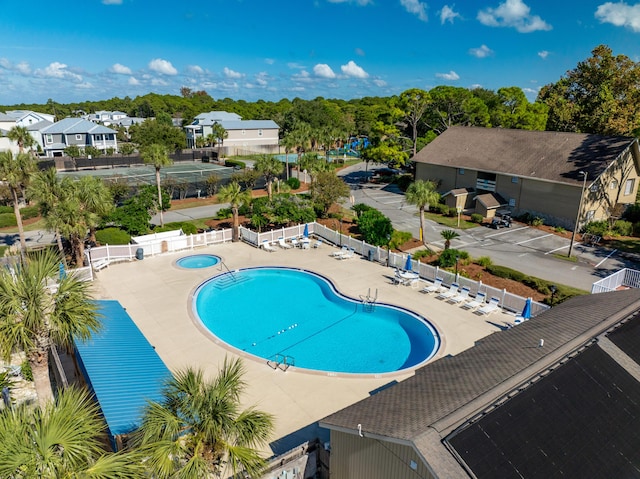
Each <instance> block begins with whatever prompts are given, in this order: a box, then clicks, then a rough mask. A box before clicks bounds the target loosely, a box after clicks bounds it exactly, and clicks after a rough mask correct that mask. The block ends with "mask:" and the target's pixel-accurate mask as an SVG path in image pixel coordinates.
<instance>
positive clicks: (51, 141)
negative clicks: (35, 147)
mask: <svg viewBox="0 0 640 479" xmlns="http://www.w3.org/2000/svg"><path fill="white" fill-rule="evenodd" d="M47 143H53V135H47Z"/></svg>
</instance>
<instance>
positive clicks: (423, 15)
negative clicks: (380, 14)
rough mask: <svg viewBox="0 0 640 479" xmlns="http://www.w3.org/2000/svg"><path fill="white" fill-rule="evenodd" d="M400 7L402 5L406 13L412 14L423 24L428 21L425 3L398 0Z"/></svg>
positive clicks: (416, 0)
mask: <svg viewBox="0 0 640 479" xmlns="http://www.w3.org/2000/svg"><path fill="white" fill-rule="evenodd" d="M400 5H402V6H403V7H404V9H405V10H406V11H407V12H409V13H413V14H414V15H416V16H417V17H418V18H419V19H420V20H422V21H423V22H426V21H427V20H428V17H427V4H426V3H423V2H420V1H419V0H400Z"/></svg>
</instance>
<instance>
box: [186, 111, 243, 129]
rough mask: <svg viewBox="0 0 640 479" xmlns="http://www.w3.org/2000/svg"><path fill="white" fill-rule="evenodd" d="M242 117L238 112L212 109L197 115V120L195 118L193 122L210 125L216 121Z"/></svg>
mask: <svg viewBox="0 0 640 479" xmlns="http://www.w3.org/2000/svg"><path fill="white" fill-rule="evenodd" d="M241 119H242V117H241V116H240V115H238V114H237V113H229V112H226V111H210V112H208V113H200V114H199V115H198V116H196V118H195V120H193V122H192V123H191V124H192V125H205V126H210V125H213V124H214V123H215V122H221V121H238V120H241Z"/></svg>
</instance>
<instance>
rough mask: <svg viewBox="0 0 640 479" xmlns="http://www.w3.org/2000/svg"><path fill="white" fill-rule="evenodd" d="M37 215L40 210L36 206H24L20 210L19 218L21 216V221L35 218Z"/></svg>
mask: <svg viewBox="0 0 640 479" xmlns="http://www.w3.org/2000/svg"><path fill="white" fill-rule="evenodd" d="M39 215H40V210H39V209H38V207H37V206H25V207H24V208H20V216H22V219H23V220H28V219H31V218H36V217H37V216H39Z"/></svg>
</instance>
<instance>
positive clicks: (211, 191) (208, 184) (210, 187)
mask: <svg viewBox="0 0 640 479" xmlns="http://www.w3.org/2000/svg"><path fill="white" fill-rule="evenodd" d="M204 184H205V188H206V191H207V196H213V195H215V194H216V191H217V190H218V185H219V184H220V176H218V175H216V174H215V173H211V174H210V175H209V176H207V179H206V180H205V181H204Z"/></svg>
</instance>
